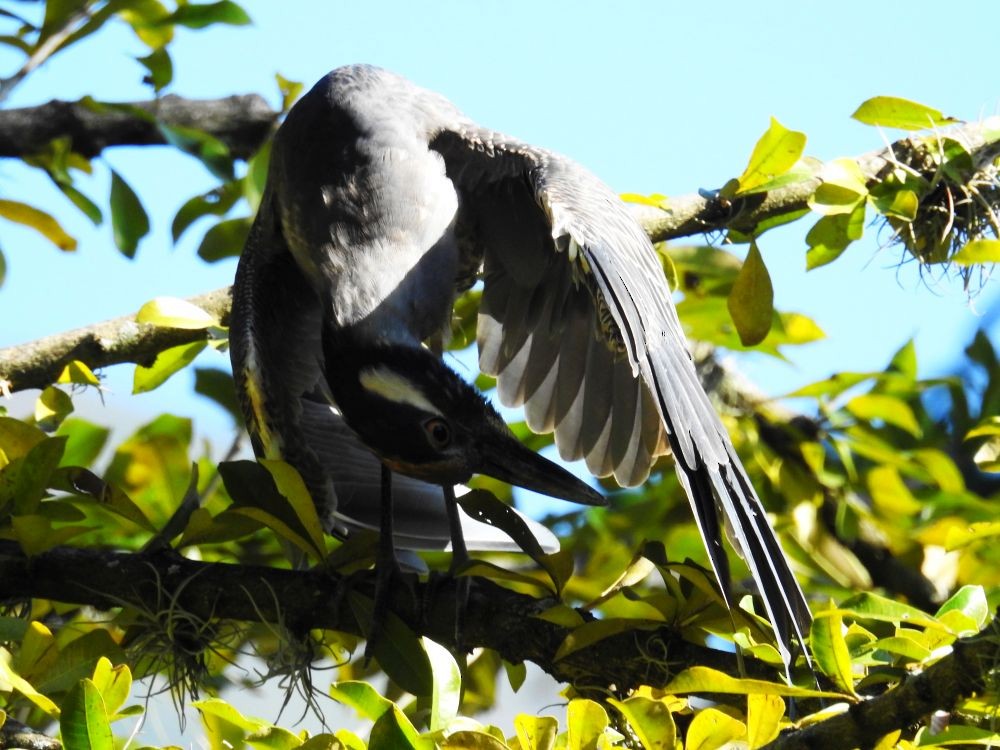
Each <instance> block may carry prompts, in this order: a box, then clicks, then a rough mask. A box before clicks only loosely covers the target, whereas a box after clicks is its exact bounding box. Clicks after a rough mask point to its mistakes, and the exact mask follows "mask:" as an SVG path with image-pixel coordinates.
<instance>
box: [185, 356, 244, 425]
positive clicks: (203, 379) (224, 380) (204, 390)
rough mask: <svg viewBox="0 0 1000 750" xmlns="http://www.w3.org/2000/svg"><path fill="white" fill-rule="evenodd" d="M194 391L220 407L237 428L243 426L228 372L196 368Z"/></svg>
mask: <svg viewBox="0 0 1000 750" xmlns="http://www.w3.org/2000/svg"><path fill="white" fill-rule="evenodd" d="M194 390H195V393H199V394H201V395H202V396H204V397H205V398H209V399H211V400H212V401H214V402H215V403H216V404H218V405H219V406H221V407H222V408H223V409H225V410H226V411H227V412H229V416H231V417H232V418H233V421H234V422H235V423H236V425H237V426H240V425H242V424H243V410H242V409H241V408H240V405H239V402H238V401H237V400H236V386H235V385H234V383H233V376H232V373H230V371H229V370H220V369H218V368H214V367H211V368H210V367H196V368H195V371H194Z"/></svg>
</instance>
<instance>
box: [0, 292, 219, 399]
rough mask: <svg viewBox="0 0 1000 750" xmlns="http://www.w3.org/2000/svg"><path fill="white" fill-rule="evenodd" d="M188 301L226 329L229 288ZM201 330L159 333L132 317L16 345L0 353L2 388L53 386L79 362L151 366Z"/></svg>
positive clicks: (202, 335)
mask: <svg viewBox="0 0 1000 750" xmlns="http://www.w3.org/2000/svg"><path fill="white" fill-rule="evenodd" d="M188 301H189V302H191V303H193V304H195V305H197V306H198V307H201V308H202V309H204V310H205V311H206V312H208V313H210V314H211V315H214V316H215V317H217V318H218V319H219V320H220V321H221V323H222V325H224V326H225V325H228V324H229V306H230V294H229V288H228V287H227V288H224V289H216V290H215V291H214V292H208V293H207V294H201V295H198V296H197V297H191V298H189V300H188ZM207 336H208V333H207V332H206V331H205V330H185V329H181V328H162V327H159V326H154V325H149V324H146V323H137V322H136V320H135V315H125V316H123V317H120V318H115V319H114V320H108V321H105V322H103V323H97V324H95V325H92V326H87V327H86V328H78V329H76V330H74V331H67V332H65V333H57V334H55V335H53V336H46V337H45V338H43V339H38V340H37V341H32V342H30V343H27V344H21V345H19V346H11V347H8V348H6V349H0V384H3V383H5V382H6V384H7V385H8V388H9V389H10V390H11V391H23V390H25V389H28V388H44V387H45V386H47V385H49V384H50V383H53V382H55V380H56V378H57V377H59V373H61V372H62V370H63V368H64V367H65V366H66V365H68V364H69V363H70V362H72V361H73V360H80V361H82V362H84V363H85V364H87V365H88V366H89V367H90V368H91V369H96V368H100V367H107V366H108V365H117V364H121V363H123V362H135V363H137V364H143V365H147V366H148V365H151V364H152V363H153V362H154V361H155V360H156V356H157V355H158V354H159V353H160V352H162V351H164V350H166V349H169V348H171V347H173V346H179V345H180V344H187V343H190V342H192V341H201V340H204V339H205V338H207Z"/></svg>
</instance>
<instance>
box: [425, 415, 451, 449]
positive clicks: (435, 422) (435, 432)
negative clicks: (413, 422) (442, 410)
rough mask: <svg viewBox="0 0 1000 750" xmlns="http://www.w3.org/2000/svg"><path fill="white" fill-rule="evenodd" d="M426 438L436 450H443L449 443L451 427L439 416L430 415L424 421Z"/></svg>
mask: <svg viewBox="0 0 1000 750" xmlns="http://www.w3.org/2000/svg"><path fill="white" fill-rule="evenodd" d="M423 427H424V432H425V433H426V434H427V440H428V441H429V442H430V444H431V445H432V446H433V447H434V448H435V449H437V450H444V449H445V448H447V447H448V445H449V444H450V443H451V427H450V426H449V425H448V423H447V422H446V421H445V420H444V419H442V418H441V417H431V418H430V419H428V420H427V421H426V422H424V425H423Z"/></svg>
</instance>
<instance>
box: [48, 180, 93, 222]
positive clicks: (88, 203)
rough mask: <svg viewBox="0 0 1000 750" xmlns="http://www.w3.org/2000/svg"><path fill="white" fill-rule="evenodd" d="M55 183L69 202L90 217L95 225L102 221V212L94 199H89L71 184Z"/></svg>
mask: <svg viewBox="0 0 1000 750" xmlns="http://www.w3.org/2000/svg"><path fill="white" fill-rule="evenodd" d="M56 185H57V186H58V188H59V190H61V191H62V194H63V195H65V196H66V197H67V198H69V200H70V202H71V203H72V204H73V205H74V206H76V207H77V208H78V209H80V211H81V212H82V213H83V215H84V216H86V217H87V218H88V219H90V221H91V223H92V224H93V225H94V226H95V227H96V226H99V225H100V223H101V222H102V221H104V214H103V213H101V209H100V208H99V207H98V205H97V204H96V203H94V201H92V200H90V198H88V197H87V196H86V195H84V194H83V193H81V192H80V191H79V190H77V189H76V188H75V187H73V186H72V185H66V184H63V183H61V182H57V183H56Z"/></svg>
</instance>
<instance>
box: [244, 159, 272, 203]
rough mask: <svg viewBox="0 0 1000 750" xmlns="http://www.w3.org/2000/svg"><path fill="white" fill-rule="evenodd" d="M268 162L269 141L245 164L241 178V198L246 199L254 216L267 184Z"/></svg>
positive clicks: (269, 160)
mask: <svg viewBox="0 0 1000 750" xmlns="http://www.w3.org/2000/svg"><path fill="white" fill-rule="evenodd" d="M270 162H271V142H270V141H268V142H267V143H265V144H264V145H263V146H261V147H260V148H259V149H258V150H257V153H256V154H254V155H253V156H252V157H250V161H248V162H247V173H246V174H245V175H244V176H243V197H245V198H246V199H247V203H249V204H250V211H251V212H252V213H254V214H256V213H257V209H258V208H259V207H260V201H261V198H262V197H263V196H264V186H265V184H266V183H267V170H268V166H269V165H270Z"/></svg>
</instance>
